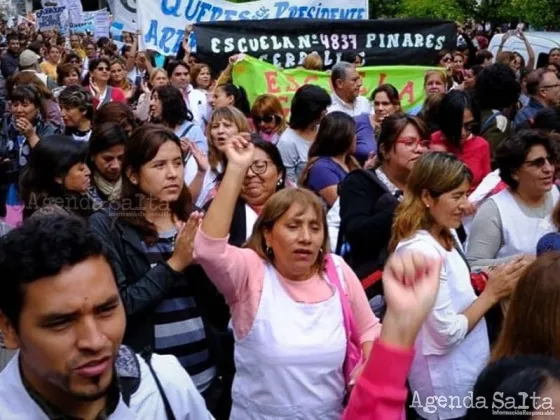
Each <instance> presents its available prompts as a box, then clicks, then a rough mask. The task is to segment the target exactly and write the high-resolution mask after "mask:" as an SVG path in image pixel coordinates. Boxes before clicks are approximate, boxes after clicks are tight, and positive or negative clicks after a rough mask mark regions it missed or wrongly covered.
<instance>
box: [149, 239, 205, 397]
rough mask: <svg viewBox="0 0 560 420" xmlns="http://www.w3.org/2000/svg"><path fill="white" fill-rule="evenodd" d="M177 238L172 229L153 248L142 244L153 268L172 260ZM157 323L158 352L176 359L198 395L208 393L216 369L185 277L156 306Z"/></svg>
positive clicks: (156, 339)
mask: <svg viewBox="0 0 560 420" xmlns="http://www.w3.org/2000/svg"><path fill="white" fill-rule="evenodd" d="M176 235H177V230H176V229H173V230H171V231H168V232H163V233H160V234H159V239H158V240H157V241H156V242H155V243H154V244H152V245H148V244H146V243H145V242H142V246H143V248H144V251H145V252H146V256H147V257H148V260H149V262H150V265H151V266H152V267H153V266H155V265H156V264H158V263H161V262H164V261H167V260H168V259H169V257H170V256H171V254H172V253H173V250H174V246H175V237H176ZM154 321H155V328H154V331H155V337H154V338H155V340H154V342H155V346H154V347H155V352H156V353H158V354H172V355H174V356H175V357H177V359H179V362H180V363H181V365H183V367H184V368H185V369H186V371H187V372H188V373H189V375H190V376H191V378H192V380H193V382H194V383H195V385H196V387H197V389H198V390H199V392H203V391H205V390H206V389H207V388H208V387H209V386H210V384H211V383H212V381H213V379H214V377H215V376H216V367H215V366H214V365H213V363H212V360H211V358H210V352H209V349H208V340H207V338H206V332H205V329H204V323H203V321H202V318H201V313H200V310H199V309H198V307H197V305H196V302H195V300H194V298H193V295H192V291H191V288H190V286H189V282H188V281H187V279H186V278H185V279H184V281H181V282H178V283H177V284H176V285H175V287H174V288H173V289H172V290H171V292H170V293H169V295H168V296H167V297H166V298H165V299H163V300H162V301H161V302H160V303H159V304H158V305H157V306H156V308H155V316H154Z"/></svg>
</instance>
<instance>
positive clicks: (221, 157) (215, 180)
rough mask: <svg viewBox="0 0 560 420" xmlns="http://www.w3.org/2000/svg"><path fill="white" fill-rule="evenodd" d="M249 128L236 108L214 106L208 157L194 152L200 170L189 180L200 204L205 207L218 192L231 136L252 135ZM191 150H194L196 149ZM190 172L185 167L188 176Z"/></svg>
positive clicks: (195, 197)
mask: <svg viewBox="0 0 560 420" xmlns="http://www.w3.org/2000/svg"><path fill="white" fill-rule="evenodd" d="M250 131H251V129H250V126H249V122H248V121H247V118H245V116H244V115H243V113H242V112H241V111H240V110H238V109H237V108H235V107H233V106H225V107H221V108H216V109H215V110H214V112H213V113H212V116H211V117H210V121H208V126H207V127H206V136H207V139H208V159H205V158H203V157H201V156H199V155H198V156H197V155H195V156H192V157H193V158H194V159H196V163H197V164H198V171H197V173H196V176H195V177H194V179H192V180H190V179H189V180H188V181H189V182H188V184H189V190H190V192H191V195H192V196H193V201H194V202H195V204H196V206H197V207H200V208H202V207H203V206H204V205H205V204H206V203H207V202H208V201H209V200H210V199H212V198H213V197H214V196H215V194H216V190H217V188H218V186H219V183H220V179H221V178H222V175H223V171H224V169H225V167H226V163H227V158H226V155H225V154H224V150H225V147H226V145H227V143H228V141H229V139H230V138H231V137H233V136H236V135H240V134H244V135H246V136H249V134H250ZM190 152H191V153H193V152H194V151H190ZM191 153H188V154H189V155H190V154H191ZM189 158H190V156H187V159H186V165H187V166H188V164H189ZM187 172H188V171H185V177H186V176H187Z"/></svg>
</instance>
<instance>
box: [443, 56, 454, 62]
mask: <svg viewBox="0 0 560 420" xmlns="http://www.w3.org/2000/svg"><path fill="white" fill-rule="evenodd" d="M441 61H443V62H444V63H451V61H452V58H451V57H443V58H442V59H441Z"/></svg>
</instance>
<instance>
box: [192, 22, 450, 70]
mask: <svg viewBox="0 0 560 420" xmlns="http://www.w3.org/2000/svg"><path fill="white" fill-rule="evenodd" d="M195 36H196V56H197V57H198V58H199V59H200V61H202V62H203V63H207V64H210V65H211V67H212V68H213V69H215V70H220V69H223V68H224V67H225V66H226V65H227V60H228V57H230V56H232V55H234V54H237V53H246V54H249V55H251V56H253V57H257V58H260V59H262V60H265V61H268V62H269V63H272V64H275V65H278V66H280V67H282V68H293V67H297V66H299V65H301V63H302V62H303V60H304V58H305V57H306V56H307V54H309V53H311V52H313V51H315V52H317V53H319V55H320V56H321V57H322V58H323V62H324V64H325V67H326V68H329V67H331V66H332V65H333V64H335V63H336V62H338V61H340V56H341V55H342V54H343V53H345V52H349V51H352V52H356V53H358V54H360V55H361V56H362V58H363V59H364V65H367V66H381V65H399V64H401V65H437V61H438V60H437V53H438V51H440V50H442V49H455V47H456V45H457V44H456V43H457V30H456V27H455V23H454V22H451V21H445V20H432V19H380V20H311V19H270V20H243V21H222V22H208V23H198V24H197V25H196V27H195Z"/></svg>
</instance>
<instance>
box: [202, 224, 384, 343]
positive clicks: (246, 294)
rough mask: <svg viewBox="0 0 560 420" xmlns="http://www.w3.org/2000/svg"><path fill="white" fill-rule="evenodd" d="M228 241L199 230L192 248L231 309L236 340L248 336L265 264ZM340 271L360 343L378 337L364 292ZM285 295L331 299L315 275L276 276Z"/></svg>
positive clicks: (346, 272) (347, 272)
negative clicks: (301, 278) (300, 278)
mask: <svg viewBox="0 0 560 420" xmlns="http://www.w3.org/2000/svg"><path fill="white" fill-rule="evenodd" d="M227 241H228V238H227V237H226V238H220V239H214V238H210V237H208V236H207V235H205V234H204V232H202V230H199V231H198V233H197V235H196V237H195V240H194V249H195V257H196V260H197V261H198V262H199V263H200V265H201V266H202V268H204V271H206V274H207V275H208V277H209V278H210V280H212V282H213V283H214V284H215V285H216V287H217V288H218V290H219V291H220V293H222V294H223V295H224V297H225V298H226V301H227V302H228V305H229V306H230V310H231V319H232V324H233V329H234V331H235V334H236V337H237V338H238V339H243V338H245V337H246V336H247V334H248V333H249V330H250V329H251V326H252V325H253V322H254V321H255V317H256V315H257V310H258V308H259V303H260V300H261V294H262V290H263V280H264V269H265V262H264V261H263V260H262V259H261V258H260V257H259V256H258V255H257V253H256V252H254V251H253V250H251V249H246V248H238V247H235V246H232V245H229V244H228V242H227ZM342 272H343V275H344V279H345V281H346V284H347V290H348V298H349V299H350V304H351V307H352V311H353V313H354V319H355V322H356V327H357V329H358V332H359V333H360V340H361V342H362V343H364V342H367V341H373V340H374V339H376V338H377V337H378V336H379V333H380V331H381V324H380V323H379V320H378V319H377V318H376V317H375V315H374V314H373V312H372V310H371V308H370V306H369V302H368V300H367V297H366V294H365V292H364V289H363V288H362V286H361V284H360V281H359V280H358V278H357V277H356V275H355V274H354V272H353V271H352V269H351V268H350V267H349V266H348V265H346V264H344V265H343V266H342ZM278 278H279V279H280V281H281V283H282V285H283V286H284V288H285V290H286V292H287V293H288V295H289V296H290V297H291V298H292V299H294V300H295V301H297V302H303V303H316V302H320V301H323V300H326V299H328V298H329V297H331V296H332V293H333V292H332V289H331V287H330V285H329V284H327V282H326V281H325V280H324V279H323V277H322V276H320V275H319V274H316V275H314V276H313V277H311V278H310V279H308V280H305V281H291V280H289V279H286V278H284V277H282V276H281V275H280V274H279V273H278Z"/></svg>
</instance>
